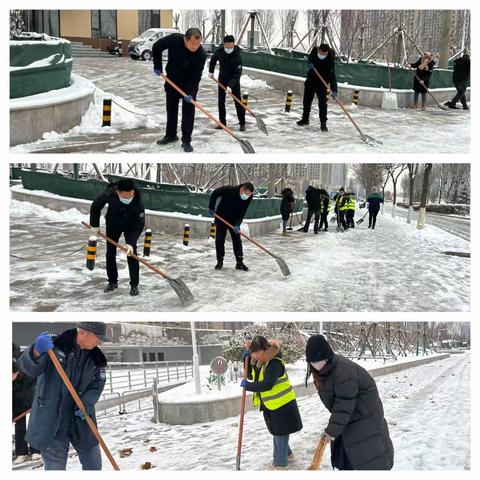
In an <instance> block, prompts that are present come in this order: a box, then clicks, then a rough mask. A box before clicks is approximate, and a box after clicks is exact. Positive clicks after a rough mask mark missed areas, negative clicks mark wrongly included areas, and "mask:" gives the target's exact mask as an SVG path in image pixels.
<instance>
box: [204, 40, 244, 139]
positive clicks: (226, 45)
mask: <svg viewBox="0 0 480 480" xmlns="http://www.w3.org/2000/svg"><path fill="white" fill-rule="evenodd" d="M217 62H219V64H220V72H219V73H218V81H219V82H220V83H221V84H222V85H223V86H224V87H226V88H227V92H228V93H233V95H235V96H236V97H237V98H242V93H241V91H240V77H241V76H242V56H241V54H240V48H239V47H238V46H237V45H235V39H234V37H233V35H227V36H226V37H225V38H224V39H223V47H219V48H217V50H215V52H214V54H213V55H212V58H211V59H210V65H209V67H208V72H209V73H208V75H209V77H210V78H214V76H213V73H214V72H215V65H216V64H217ZM225 98H226V93H225V90H224V89H223V88H222V87H220V85H219V86H218V116H219V117H220V122H221V123H222V124H223V125H227V111H226V109H225ZM234 103H235V108H236V110H237V117H238V122H239V124H240V131H241V132H243V131H245V109H244V108H243V107H242V106H241V105H239V104H238V103H237V102H234ZM215 128H216V129H217V130H221V128H222V127H220V126H216V127H215Z"/></svg>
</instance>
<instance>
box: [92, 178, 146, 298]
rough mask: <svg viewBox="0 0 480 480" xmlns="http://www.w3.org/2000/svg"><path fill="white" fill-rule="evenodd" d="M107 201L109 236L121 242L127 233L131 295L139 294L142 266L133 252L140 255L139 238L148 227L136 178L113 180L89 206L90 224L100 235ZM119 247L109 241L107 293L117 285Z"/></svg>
mask: <svg viewBox="0 0 480 480" xmlns="http://www.w3.org/2000/svg"><path fill="white" fill-rule="evenodd" d="M107 203H108V209H107V213H106V215H105V220H106V235H107V237H109V238H111V239H112V240H114V241H115V242H118V241H119V239H120V236H121V235H122V233H123V234H124V236H125V242H126V247H127V249H128V252H127V262H128V272H129V274H130V295H132V296H136V295H138V293H139V291H138V284H139V276H140V268H139V264H138V260H135V259H134V258H133V257H132V256H130V254H131V253H134V254H135V255H136V254H137V240H138V238H139V237H140V235H141V234H142V231H143V229H144V227H145V208H144V206H143V202H142V198H141V195H140V191H139V190H138V189H137V188H135V185H134V183H133V181H132V180H131V179H129V178H124V179H122V180H119V181H118V182H116V183H111V184H110V185H108V186H107V188H106V189H105V190H104V191H103V192H102V193H101V194H100V195H99V196H98V197H97V198H96V199H95V200H94V201H93V203H92V205H91V207H90V226H91V227H92V233H93V234H94V235H97V233H98V230H99V226H100V215H101V212H102V208H103V207H104V206H105V205H106V204H107ZM116 256H117V248H116V247H115V246H114V245H112V244H111V243H108V242H107V255H106V260H107V277H108V285H107V287H106V288H105V290H104V292H105V293H108V292H112V291H113V290H115V289H116V288H118V270H117V259H116Z"/></svg>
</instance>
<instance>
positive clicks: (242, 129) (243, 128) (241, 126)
mask: <svg viewBox="0 0 480 480" xmlns="http://www.w3.org/2000/svg"><path fill="white" fill-rule="evenodd" d="M240 131H241V132H244V131H245V124H244V123H241V124H240Z"/></svg>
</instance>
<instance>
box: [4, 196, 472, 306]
mask: <svg viewBox="0 0 480 480" xmlns="http://www.w3.org/2000/svg"><path fill="white" fill-rule="evenodd" d="M362 213H363V212H362V211H359V212H357V218H359V217H360V215H362ZM81 220H88V219H87V216H86V215H83V214H81V213H80V212H78V211H76V210H69V211H66V212H54V211H52V210H48V209H46V208H43V207H40V206H38V205H34V204H31V203H28V202H18V201H15V200H13V201H12V202H11V230H10V235H11V237H10V240H11V274H10V275H11V276H10V280H11V283H10V289H11V290H10V305H11V308H12V309H13V310H22V311H25V310H26V311H54V310H57V311H82V310H85V308H88V309H89V310H92V311H95V310H98V311H118V310H124V311H156V312H159V311H178V310H180V311H181V310H190V311H197V310H204V311H389V312H390V311H468V310H469V309H470V276H471V275H470V259H469V258H461V257H455V256H447V255H445V254H444V252H445V251H451V250H454V251H463V252H465V251H467V252H468V251H470V243H469V242H467V241H465V240H463V239H461V238H459V237H457V236H454V235H451V234H449V233H447V232H444V231H442V230H440V229H438V228H436V227H434V226H430V225H428V226H427V227H426V228H425V229H423V230H417V229H416V227H415V225H414V224H410V225H408V224H406V222H405V220H404V219H402V218H397V219H392V218H390V217H389V216H386V215H385V216H383V217H379V219H378V225H377V229H376V230H374V231H372V230H369V229H367V226H366V224H365V223H363V224H362V225H361V226H360V228H356V229H355V230H350V231H348V232H345V233H336V232H335V229H334V228H331V229H330V231H329V232H327V233H323V232H322V233H320V234H319V235H313V233H311V231H310V233H309V234H304V233H300V232H294V233H292V234H291V235H289V236H288V237H282V236H281V235H280V234H279V233H272V234H269V235H264V236H262V237H259V238H257V240H259V241H260V242H261V243H263V244H264V245H265V246H266V247H267V248H269V249H271V250H272V251H273V252H274V253H276V254H278V255H280V256H282V257H283V258H284V259H285V260H286V262H287V263H288V265H289V267H290V269H291V271H292V275H291V276H290V277H288V278H286V279H284V278H283V277H282V275H281V273H280V270H279V269H278V266H277V264H276V262H275V261H274V260H273V259H272V258H271V257H269V256H268V255H266V254H264V253H263V252H262V251H260V250H259V249H258V248H257V247H255V246H254V245H252V244H250V243H247V242H246V241H244V256H245V263H246V264H247V265H248V266H249V267H250V269H251V270H250V272H248V273H247V272H239V271H236V270H235V269H234V259H233V255H232V251H231V242H230V241H229V240H228V242H227V248H226V250H227V253H226V258H225V268H224V269H223V270H222V271H215V270H214V269H213V266H214V265H215V262H216V260H215V248H214V243H213V241H211V240H208V239H195V238H194V239H192V240H191V246H190V247H188V248H185V247H183V245H181V232H179V234H178V236H174V235H165V234H162V233H158V232H154V242H153V250H152V251H153V256H152V257H151V261H152V262H153V263H154V264H155V265H157V266H158V267H159V268H161V269H163V270H165V271H166V272H167V273H168V274H169V275H171V276H173V277H175V278H176V277H181V278H183V280H184V281H185V283H186V284H187V285H188V286H189V288H190V290H191V291H192V293H193V295H194V296H195V301H194V302H193V303H192V304H191V305H189V306H187V307H182V306H181V305H180V304H179V301H178V299H177V297H176V295H175V294H174V292H173V291H172V290H171V288H170V287H169V286H168V285H167V284H166V282H164V281H163V280H162V279H161V278H160V277H159V276H158V275H157V274H154V273H153V272H151V271H150V270H147V269H145V268H144V267H141V268H142V270H141V272H142V273H141V283H140V290H141V294H140V296H138V297H134V298H132V297H130V296H129V294H128V292H129V287H128V281H127V278H128V273H127V268H126V261H125V257H123V256H119V258H118V265H119V278H120V280H119V283H120V286H119V289H118V290H116V291H115V292H114V293H113V294H109V295H107V294H104V293H103V288H104V286H105V281H106V279H105V277H106V275H105V260H104V254H105V246H104V244H103V243H100V244H99V253H98V258H97V266H96V269H95V270H94V271H93V272H89V271H88V270H86V269H85V268H84V252H83V251H80V252H79V253H77V254H74V255H70V253H71V252H73V251H75V250H77V249H79V248H80V249H81V247H82V244H84V242H86V240H87V238H88V234H87V233H86V232H85V230H84V229H83V227H82V226H81V225H80V222H81ZM141 241H143V240H142V239H141ZM139 244H141V242H139ZM27 292H28V293H27Z"/></svg>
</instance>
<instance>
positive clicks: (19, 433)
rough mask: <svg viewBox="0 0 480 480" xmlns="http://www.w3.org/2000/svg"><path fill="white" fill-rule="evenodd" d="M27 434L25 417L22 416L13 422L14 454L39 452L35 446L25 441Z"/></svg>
mask: <svg viewBox="0 0 480 480" xmlns="http://www.w3.org/2000/svg"><path fill="white" fill-rule="evenodd" d="M26 434H27V417H23V418H21V419H20V420H18V421H17V422H15V455H16V456H17V457H18V456H19V455H32V454H33V453H40V452H39V451H38V450H37V449H36V448H33V447H32V446H30V448H28V444H27V442H26V441H25V435H26Z"/></svg>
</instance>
